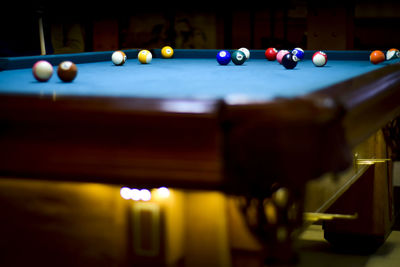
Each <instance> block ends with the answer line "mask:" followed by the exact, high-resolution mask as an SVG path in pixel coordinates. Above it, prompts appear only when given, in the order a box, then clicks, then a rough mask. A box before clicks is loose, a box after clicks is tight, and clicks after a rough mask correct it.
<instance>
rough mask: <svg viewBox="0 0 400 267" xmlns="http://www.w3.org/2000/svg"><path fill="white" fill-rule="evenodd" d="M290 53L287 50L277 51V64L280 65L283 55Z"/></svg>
mask: <svg viewBox="0 0 400 267" xmlns="http://www.w3.org/2000/svg"><path fill="white" fill-rule="evenodd" d="M288 53H290V52H289V51H288V50H279V52H278V54H276V60H277V61H278V62H279V64H282V58H283V56H284V55H286V54H288Z"/></svg>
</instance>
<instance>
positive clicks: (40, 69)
mask: <svg viewBox="0 0 400 267" xmlns="http://www.w3.org/2000/svg"><path fill="white" fill-rule="evenodd" d="M32 73H33V76H34V77H35V79H36V80H38V81H39V82H47V81H48V80H49V79H50V78H51V76H52V75H53V66H52V65H51V64H50V63H49V62H47V61H46V60H39V61H38V62H36V63H35V64H34V65H33V67H32Z"/></svg>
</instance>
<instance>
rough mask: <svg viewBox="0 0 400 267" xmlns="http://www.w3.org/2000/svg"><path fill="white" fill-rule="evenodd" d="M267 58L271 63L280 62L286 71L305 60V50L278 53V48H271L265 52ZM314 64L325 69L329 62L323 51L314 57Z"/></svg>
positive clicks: (298, 49)
mask: <svg viewBox="0 0 400 267" xmlns="http://www.w3.org/2000/svg"><path fill="white" fill-rule="evenodd" d="M265 57H266V58H267V59H268V60H269V61H274V60H276V61H278V62H279V64H281V65H283V66H284V67H285V68H286V69H294V68H295V67H296V66H297V62H299V61H301V60H303V59H304V50H303V49H301V48H298V47H297V48H295V49H293V50H292V51H291V52H290V51H289V50H285V49H283V50H279V51H278V50H277V49H276V48H273V47H270V48H268V49H267V50H265ZM312 62H313V63H314V65H315V66H317V67H323V66H325V65H326V63H327V62H328V56H327V55H326V54H325V53H324V52H322V51H317V52H315V53H314V55H313V56H312Z"/></svg>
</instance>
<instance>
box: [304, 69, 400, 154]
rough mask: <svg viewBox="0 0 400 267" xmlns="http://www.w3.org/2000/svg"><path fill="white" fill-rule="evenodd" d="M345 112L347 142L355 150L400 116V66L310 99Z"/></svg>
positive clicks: (355, 79) (337, 87)
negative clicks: (326, 102)
mask: <svg viewBox="0 0 400 267" xmlns="http://www.w3.org/2000/svg"><path fill="white" fill-rule="evenodd" d="M306 98H311V99H325V100H324V101H326V100H328V101H331V102H334V103H335V105H337V106H338V107H340V109H342V111H343V127H344V130H345V134H346V139H347V142H348V143H349V145H350V146H351V147H355V146H356V145H357V144H359V143H361V142H362V141H363V140H365V139H366V138H368V137H369V136H370V135H371V134H373V133H374V132H376V131H377V130H379V129H380V128H382V127H384V126H385V125H386V124H387V123H389V122H390V121H391V120H392V119H394V118H395V117H397V116H399V115H400V101H399V99H400V64H399V63H398V64H390V65H387V66H385V67H383V68H380V69H377V70H375V71H371V72H368V73H366V74H363V75H360V76H358V77H355V78H352V79H349V80H346V81H344V82H342V83H339V84H336V85H334V86H330V87H328V88H326V89H323V90H320V91H318V92H315V93H313V94H310V95H308V96H306Z"/></svg>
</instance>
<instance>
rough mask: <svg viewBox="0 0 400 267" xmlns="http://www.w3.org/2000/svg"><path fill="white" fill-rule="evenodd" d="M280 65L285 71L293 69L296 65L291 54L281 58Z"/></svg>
mask: <svg viewBox="0 0 400 267" xmlns="http://www.w3.org/2000/svg"><path fill="white" fill-rule="evenodd" d="M282 65H283V66H284V67H285V68H286V69H290V70H291V69H294V68H295V67H296V65H297V60H295V58H294V57H293V55H292V54H291V53H288V54H286V55H285V56H284V57H283V58H282Z"/></svg>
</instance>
